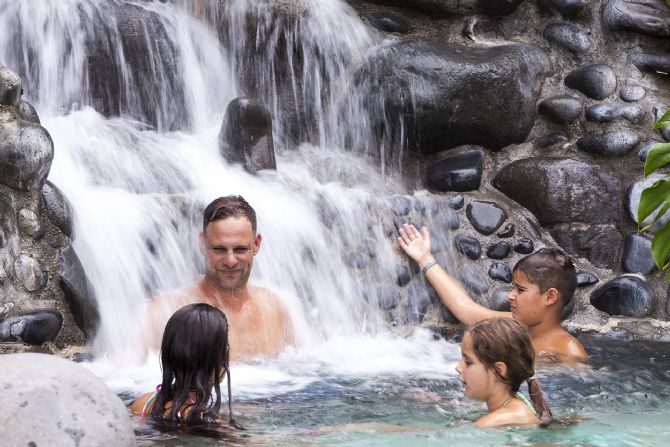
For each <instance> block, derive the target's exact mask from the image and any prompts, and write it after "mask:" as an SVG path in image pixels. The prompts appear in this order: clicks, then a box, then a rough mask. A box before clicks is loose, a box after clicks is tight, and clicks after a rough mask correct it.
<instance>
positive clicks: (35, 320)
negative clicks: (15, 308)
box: [0, 309, 63, 346]
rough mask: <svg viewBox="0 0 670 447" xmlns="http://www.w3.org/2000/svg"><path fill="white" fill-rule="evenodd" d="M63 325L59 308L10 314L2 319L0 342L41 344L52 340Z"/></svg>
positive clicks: (0, 323)
mask: <svg viewBox="0 0 670 447" xmlns="http://www.w3.org/2000/svg"><path fill="white" fill-rule="evenodd" d="M62 327H63V315H61V313H60V312H58V311H57V310H52V309H41V310H34V311H30V312H24V313H21V314H18V315H9V316H7V317H6V318H5V319H3V320H2V321H0V342H8V341H10V342H11V341H19V342H23V343H26V344H29V345H36V346H39V345H41V344H43V343H45V342H48V341H52V340H53V339H55V338H56V336H58V334H59V332H60V330H61V328H62Z"/></svg>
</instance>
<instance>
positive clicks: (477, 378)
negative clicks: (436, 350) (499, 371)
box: [456, 332, 499, 401]
mask: <svg viewBox="0 0 670 447" xmlns="http://www.w3.org/2000/svg"><path fill="white" fill-rule="evenodd" d="M456 371H457V372H458V378H459V379H461V381H462V382H463V387H464V390H465V395H466V396H467V397H469V398H470V399H476V400H484V401H485V400H487V399H488V397H489V395H490V394H491V392H492V390H493V386H494V384H495V383H496V381H497V380H499V379H498V378H497V377H496V375H495V373H494V372H493V371H492V370H490V369H488V368H487V367H486V366H484V364H483V363H482V362H480V361H479V359H478V358H477V355H476V354H475V351H474V349H473V346H472V337H470V334H469V333H468V332H466V333H465V335H464V336H463V342H462V343H461V361H460V362H458V365H456Z"/></svg>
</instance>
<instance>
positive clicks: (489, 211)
mask: <svg viewBox="0 0 670 447" xmlns="http://www.w3.org/2000/svg"><path fill="white" fill-rule="evenodd" d="M465 214H466V216H467V217H468V219H469V220H470V223H471V224H472V226H473V227H474V228H475V230H477V231H478V232H480V233H481V234H486V235H488V234H492V233H494V232H495V231H496V230H497V229H498V228H500V225H502V224H503V222H505V220H507V213H506V212H505V210H503V209H502V208H500V207H499V206H498V205H496V204H495V203H493V202H483V201H475V202H470V203H469V204H468V206H467V208H466V209H465Z"/></svg>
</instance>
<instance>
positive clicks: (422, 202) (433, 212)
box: [414, 198, 440, 218]
mask: <svg viewBox="0 0 670 447" xmlns="http://www.w3.org/2000/svg"><path fill="white" fill-rule="evenodd" d="M414 209H415V210H416V212H418V213H419V214H420V215H421V217H428V218H432V217H435V216H437V214H438V213H439V212H440V206H439V204H438V203H437V201H435V200H433V199H426V198H422V199H418V200H417V201H416V202H415V203H414Z"/></svg>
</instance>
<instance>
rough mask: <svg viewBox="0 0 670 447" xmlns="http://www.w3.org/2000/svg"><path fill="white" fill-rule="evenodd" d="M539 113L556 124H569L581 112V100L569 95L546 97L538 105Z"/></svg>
mask: <svg viewBox="0 0 670 447" xmlns="http://www.w3.org/2000/svg"><path fill="white" fill-rule="evenodd" d="M539 111H540V113H541V114H542V115H543V116H544V117H546V118H547V119H549V120H550V121H553V122H554V123H557V124H570V123H572V122H573V121H575V120H576V119H577V118H579V116H580V115H581V114H582V102H581V101H580V100H579V99H578V98H575V97H573V96H570V95H560V96H553V97H551V98H547V99H545V100H544V101H542V102H541V103H540V105H539Z"/></svg>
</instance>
